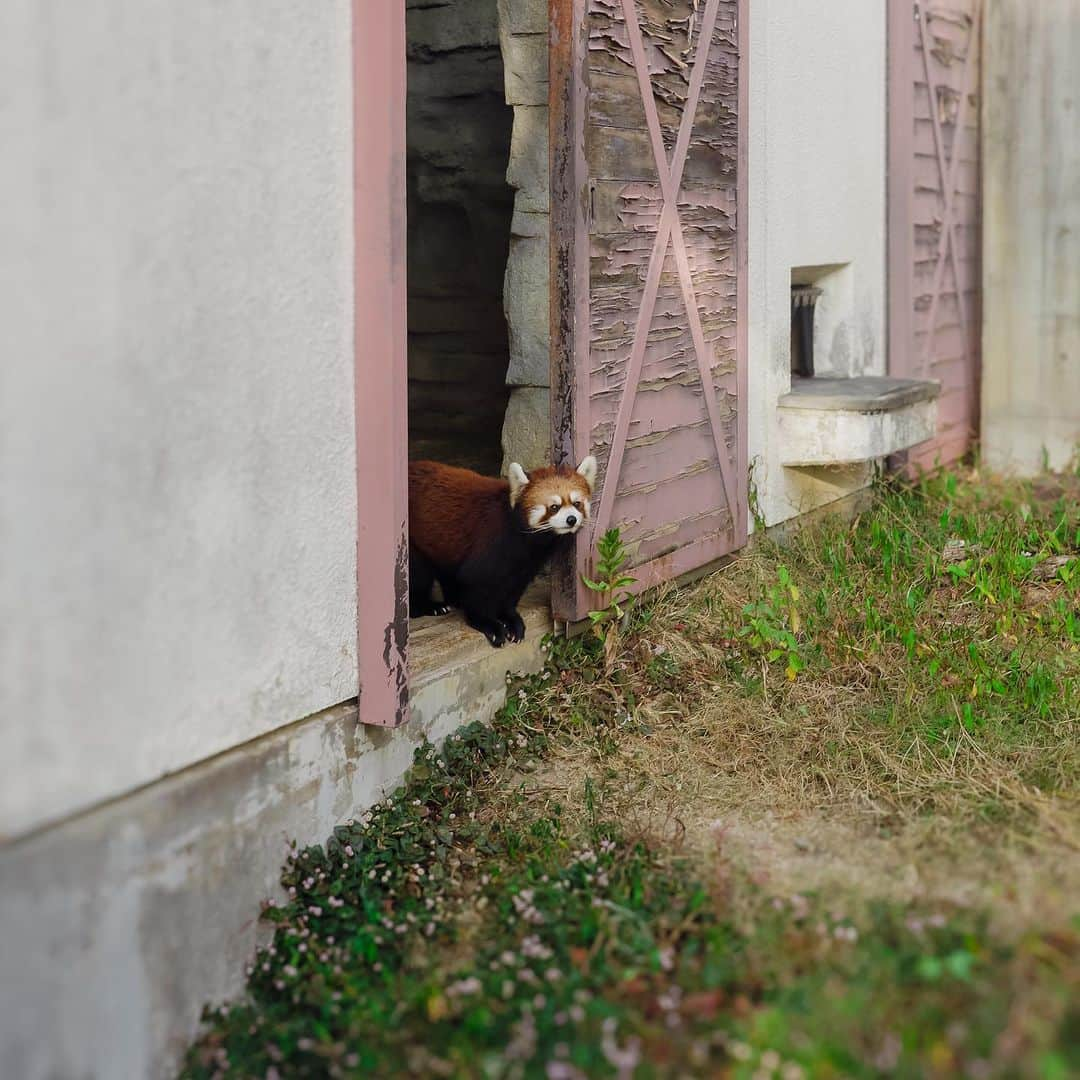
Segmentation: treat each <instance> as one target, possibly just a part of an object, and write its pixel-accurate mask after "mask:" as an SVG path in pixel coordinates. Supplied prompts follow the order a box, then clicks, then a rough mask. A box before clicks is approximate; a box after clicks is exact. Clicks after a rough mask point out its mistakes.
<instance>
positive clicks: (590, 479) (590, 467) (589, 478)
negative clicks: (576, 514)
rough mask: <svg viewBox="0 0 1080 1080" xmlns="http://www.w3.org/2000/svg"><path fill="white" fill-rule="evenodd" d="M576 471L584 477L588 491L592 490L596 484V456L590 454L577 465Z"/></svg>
mask: <svg viewBox="0 0 1080 1080" xmlns="http://www.w3.org/2000/svg"><path fill="white" fill-rule="evenodd" d="M577 471H578V475H579V476H584V477H585V481H586V483H587V484H588V485H589V491H592V489H593V487H594V486H595V485H596V458H594V457H593V456H592V454H590V455H589V456H588V457H587V458H585V459H584V460H583V461H582V463H581V464H580V465H579V466H578V467H577Z"/></svg>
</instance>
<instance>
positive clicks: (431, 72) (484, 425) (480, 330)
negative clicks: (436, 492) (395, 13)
mask: <svg viewBox="0 0 1080 1080" xmlns="http://www.w3.org/2000/svg"><path fill="white" fill-rule="evenodd" d="M406 33H407V44H408V54H407V55H408V68H407V79H408V94H407V102H406V186H407V214H408V353H409V456H410V458H411V459H414V460H415V459H418V458H430V459H432V460H436V461H442V462H445V463H447V464H450V465H460V466H463V467H465V468H470V469H475V470H477V471H478V472H483V473H487V474H489V475H492V474H494V473H497V472H498V470H499V467H500V465H501V463H502V454H501V448H500V436H501V431H502V424H503V418H504V416H505V414H506V403H507V400H508V397H509V393H508V390H507V386H506V369H507V364H508V361H509V337H508V332H507V326H506V317H505V315H504V312H503V278H504V275H505V272H506V260H507V255H508V252H509V245H510V224H511V219H512V217H513V212H514V193H513V190H512V189H511V188H510V186H509V185H508V184H507V182H506V167H507V162H508V161H509V157H510V138H511V133H512V126H513V110H512V109H511V108H510V107H509V106H508V105H507V104H506V99H505V93H504V89H503V84H504V72H503V64H502V54H501V50H500V48H499V39H498V13H497V10H496V0H454V2H452V3H449V4H443V5H440V6H437V7H436V6H432V5H431V4H430V3H424V2H422V0H410V3H409V4H408V6H407V14H406Z"/></svg>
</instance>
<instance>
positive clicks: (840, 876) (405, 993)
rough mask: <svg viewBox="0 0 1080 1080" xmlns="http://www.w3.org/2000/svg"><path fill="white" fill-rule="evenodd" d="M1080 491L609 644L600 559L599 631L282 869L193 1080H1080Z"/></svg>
mask: <svg viewBox="0 0 1080 1080" xmlns="http://www.w3.org/2000/svg"><path fill="white" fill-rule="evenodd" d="M1078 491H1080V484H1078V483H1077V482H1076V480H1075V478H1064V479H1055V480H1049V479H1048V480H1045V481H1040V482H1039V483H1037V484H1034V485H1019V484H1016V485H991V484H987V483H982V482H980V481H979V479H978V478H977V477H975V476H965V477H959V476H953V475H950V476H946V477H944V478H942V479H940V480H935V481H932V482H926V483H924V484H923V485H921V486H919V487H916V488H912V489H901V488H895V487H883V488H881V489H880V490H879V491H878V492H877V493H876V495H875V497H874V501H873V504H872V505H871V506H869V507H868V508H867V509H866V510H865V511H864V512H863V513H862V514H861V515H860V516H859V517H858V518H857V519H856V520H854V521H850V520H840V519H830V520H825V521H822V522H819V523H817V524H815V525H813V526H811V527H808V528H806V529H804V530H803V531H802V532H800V533H799V534H798V535H796V536H795V537H793V538H791V539H790V541H789V542H788V543H786V544H785V545H784V546H779V545H775V544H773V543H770V542H768V541H765V542H761V543H758V544H756V545H755V546H754V547H753V549H752V550H751V551H750V552H749V553H748V554H746V555H744V556H742V557H740V558H739V559H737V560H736V561H735V562H733V563H732V564H731V565H730V566H728V567H726V568H725V569H723V570H721V571H720V572H718V573H716V574H714V575H711V576H710V577H709V578H707V579H705V580H703V581H702V582H699V583H698V584H696V585H694V586H690V587H687V588H683V589H671V590H668V591H667V592H666V593H664V594H663V595H661V596H659V597H656V598H653V599H651V600H650V602H649V603H648V604H646V605H642V606H639V607H637V608H633V609H630V610H629V611H627V609H626V608H625V605H624V604H623V603H622V600H621V594H619V595H618V600H617V602H618V605H619V606H618V611H616V610H615V608H614V602H615V601H613V599H612V597H613V595H615V594H616V593H617V590H616V589H613V588H612V585H613V583H615V582H618V581H620V580H621V579H622V578H624V577H626V576H628V575H627V574H626V573H625V572H624V571H623V569H622V563H621V562H620V558H621V556H622V554H623V553H622V552H621V551H620V549H619V546H618V542H617V538H615V537H613V538H609V540H608V546H607V548H606V556H605V558H606V564H605V568H604V573H603V574H602V575H601V576H602V577H603V579H604V580H603V581H597V582H596V583H595V584H596V585H597V586H598V596H600V597H601V601H602V603H599V602H598V604H599V606H602V607H603V609H604V610H605V611H607V615H606V616H604V617H599V618H597V619H595V620H594V629H593V630H592V631H591V632H590V633H588V634H586V635H585V636H583V637H581V638H578V639H576V640H573V641H570V642H558V643H553V645H552V647H551V649H550V659H549V662H548V664H547V666H546V668H545V670H544V671H543V672H542V673H541V674H540V675H538V676H536V677H533V678H530V679H526V680H519V681H515V682H513V683H512V684H511V685H510V687H509V689H508V698H507V704H506V706H505V708H504V709H503V710H502V711H501V712H500V714H499V715H498V717H497V718H496V720H495V721H494V723H493V724H492V725H490V726H481V725H474V726H472V727H470V728H468V729H466V730H464V731H462V732H461V733H459V734H458V735H456V736H454V737H452V738H451V739H449V740H448V741H447V743H446V744H445V746H444V747H443V748H442V749H441V750H438V751H437V750H436V749H435V748H433V747H430V746H425V747H423V748H422V749H421V750H420V751H419V752H418V754H417V759H416V763H415V765H414V767H413V770H412V772H411V773H410V775H409V777H408V778H407V780H406V782H405V784H404V785H403V786H402V788H401V789H400V790H399V791H398V792H396V793H395V794H394V795H393V796H391V797H390V798H388V799H386V800H384V801H383V802H381V803H380V804H378V805H377V806H376V807H374V808H372V810H371V811H369V812H368V813H366V814H365V815H364V816H363V817H361V818H360V819H359V820H357V821H355V822H353V823H350V824H348V825H345V826H343V827H341V828H339V829H338V830H336V832H335V835H334V836H333V837H332V838H331V839H330V841H329V842H328V843H327V844H326V845H324V846H323V847H319V848H311V849H306V850H302V851H297V852H295V853H294V855H293V856H292V857H291V858H290V860H289V862H288V864H287V866H286V868H285V870H284V873H283V877H282V884H283V887H284V889H285V893H284V895H283V896H282V898H280V899H278V900H276V901H275V902H273V903H271V904H270V905H268V906H267V907H266V909H265V911H264V918H265V919H266V920H267V922H268V923H269V924H270V925H271V927H272V928H273V937H272V940H271V941H270V942H269V944H268V945H267V946H266V947H265V948H263V949H261V950H260V951H259V953H258V955H257V956H256V957H255V958H254V960H253V963H252V967H251V970H250V973H249V981H248V987H247V992H246V994H245V996H244V997H243V998H242V999H241V1000H239V1001H237V1002H233V1003H230V1004H229V1005H226V1006H222V1007H218V1008H215V1009H213V1010H210V1011H208V1013H207V1017H206V1025H205V1030H204V1032H203V1034H202V1035H201V1037H200V1038H199V1040H198V1041H197V1043H196V1044H195V1045H194V1046H193V1047H192V1048H191V1050H190V1052H189V1054H188V1057H187V1061H186V1064H185V1068H184V1075H186V1076H191V1077H217V1076H220V1077H227V1076H228V1077H232V1076H236V1077H249V1076H252V1077H269V1078H271V1080H272V1078H274V1077H280V1078H285V1077H293V1076H297V1077H304V1076H308V1077H322V1076H343V1077H344V1076H399V1075H401V1076H407V1075H417V1076H448V1077H456V1076H461V1077H474V1076H475V1077H489V1076H490V1077H503V1076H506V1077H510V1076H521V1077H533V1076H535V1077H549V1078H559V1077H564V1078H573V1077H579V1076H587V1077H591V1076H619V1077H639V1076H640V1077H644V1076H690V1077H697V1076H733V1077H751V1078H759V1077H767V1076H775V1077H781V1078H785V1080H794V1078H796V1077H816V1076H855V1077H863V1076H865V1077H871V1076H971V1077H991V1076H1040V1077H1043V1076H1045V1077H1056V1076H1062V1077H1064V1076H1068V1075H1074V1074H1076V1073H1077V1072H1078V1071H1080V1008H1078V1006H1077V1001H1078V1000H1080V993H1078V992H1080V924H1078V923H1077V921H1076V916H1077V914H1078V913H1080V902H1078V901H1077V900H1076V897H1077V896H1080V867H1078V862H1080V860H1078V858H1077V855H1078V852H1077V848H1078V845H1080V828H1078V826H1080V815H1078V804H1077V791H1078V788H1077V774H1078V768H1077V766H1078V761H1080V753H1078V748H1077V741H1076V724H1077V716H1078V713H1080V679H1078V675H1080V563H1078V562H1077V558H1076V556H1077V554H1078V552H1080V504H1078V501H1077V498H1076V496H1077V493H1078ZM630 575H631V576H632V571H631V572H630ZM605 597H606V599H605ZM598 609H599V608H598Z"/></svg>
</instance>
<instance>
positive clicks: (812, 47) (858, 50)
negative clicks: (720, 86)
mask: <svg viewBox="0 0 1080 1080" xmlns="http://www.w3.org/2000/svg"><path fill="white" fill-rule="evenodd" d="M885 48H886V9H885V0H873V2H867V0H830V2H829V3H828V4H806V3H802V2H800V0H754V2H753V3H752V4H751V5H750V206H749V213H750V222H749V227H750V252H749V262H750V266H749V273H750V319H749V321H750V327H749V331H750V387H749V389H750V410H751V412H750V459H751V467H752V478H753V483H754V488H755V491H756V498H757V510H758V512H759V513H760V514H761V516H763V517H764V520H765V522H766V523H767V524H769V525H772V524H775V523H777V522H780V521H783V520H785V519H787V518H790V517H793V516H795V515H797V514H799V513H803V512H806V511H809V510H812V509H814V508H815V507H816V506H819V505H821V504H823V503H825V502H829V501H831V500H833V499H836V498H839V497H842V496H843V495H846V494H848V493H850V492H851V491H852V490H854V489H856V488H858V487H861V486H863V485H864V484H865V483H866V482H867V480H868V479H869V475H870V473H869V469H868V467H862V466H859V467H854V468H844V469H839V468H837V469H831V468H821V469H790V468H784V467H783V466H782V465H781V464H780V461H781V459H782V442H781V438H782V437H781V432H780V420H779V416H778V413H777V408H776V405H777V401H778V400H779V398H780V396H781V395H782V394H784V393H785V392H786V391H787V390H788V389H789V386H790V375H789V372H790V362H791V360H790V358H791V315H790V310H791V309H790V286H791V283H792V271H793V270H797V269H801V270H802V273H801V274H800V275H799V277H800V278H801V279H802V280H804V281H806V282H813V283H815V284H817V285H818V286H820V287H822V288H823V289H824V290H825V293H824V295H823V296H822V298H821V300H820V301H819V311H818V316H817V330H816V336H817V339H818V347H817V350H816V355H815V365H816V370H817V372H818V373H819V374H831V375H863V374H867V375H883V374H884V373H885V361H886V357H885V310H886V309H885V251H886V248H885V243H886V232H885V210H886V207H885V192H886V183H885V180H886V176H885V161H886V101H885V90H886V66H885V64H886V51H885Z"/></svg>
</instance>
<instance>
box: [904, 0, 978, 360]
mask: <svg viewBox="0 0 1080 1080" xmlns="http://www.w3.org/2000/svg"><path fill="white" fill-rule="evenodd" d="M981 13H982V0H974V8H973V10H972V14H971V37H970V39H969V41H968V51H967V57H966V59H965V60H964V75H963V78H962V80H961V91H960V107H959V109H958V110H957V113H956V134H955V135H954V136H953V145H952V160H949V161H947V160H946V158H945V140H944V138H943V137H942V134H941V117H940V116H939V115H938V107H937V91H938V88H937V86H936V85H935V83H934V79H933V76H932V75H931V73H930V43H929V42H928V41H927V36H926V24H927V22H928V21H929V18H930V15H929V12H926V13H925V14H923V13H921V12H920V13H919V17H918V21H919V42H920V44H921V46H922V56H923V71H924V72H925V74H926V92H927V93H928V94H929V96H930V119H931V122H932V124H933V128H934V146H935V149H936V151H937V163H938V174H939V175H940V177H941V193H942V196H943V197H944V199H945V207H944V210H943V212H942V219H941V232H942V240H941V247H940V249H939V250H938V255H937V261H936V262H935V264H934V286H933V291H932V292H931V294H930V320H929V322H928V323H927V334H926V350H925V352H924V353H923V356H922V372H923V374H924V375H925V374H928V373H929V369H930V361H931V358H932V357H933V352H934V338H935V337H936V333H937V331H936V327H935V323H936V321H937V309H938V300H939V298H940V297H941V289H942V285H943V284H944V281H943V279H944V276H945V263H946V262H947V261H948V262H951V263H952V269H953V278H954V280H955V281H956V303H957V307H958V308H959V309H960V329H961V332H962V333H963V335H964V344H965V346H966V347H967V348H970V345H971V339H970V337H969V336H968V327H969V323H968V313H967V301H966V300H965V299H964V287H963V283H962V281H961V279H960V263H959V260H958V259H957V257H956V240H955V238H954V237H953V220H952V219H953V211H954V203H955V201H956V175H957V170H958V167H959V163H960V146H961V143H962V142H963V134H964V124H963V120H964V102H965V101H966V100H967V96H968V93H969V91H970V89H971V76H972V71H973V69H974V67H975V65H974V64H973V63H972V57H973V56H975V54H976V53H977V51H978V48H977V42H978V33H979V18H980V15H981Z"/></svg>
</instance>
